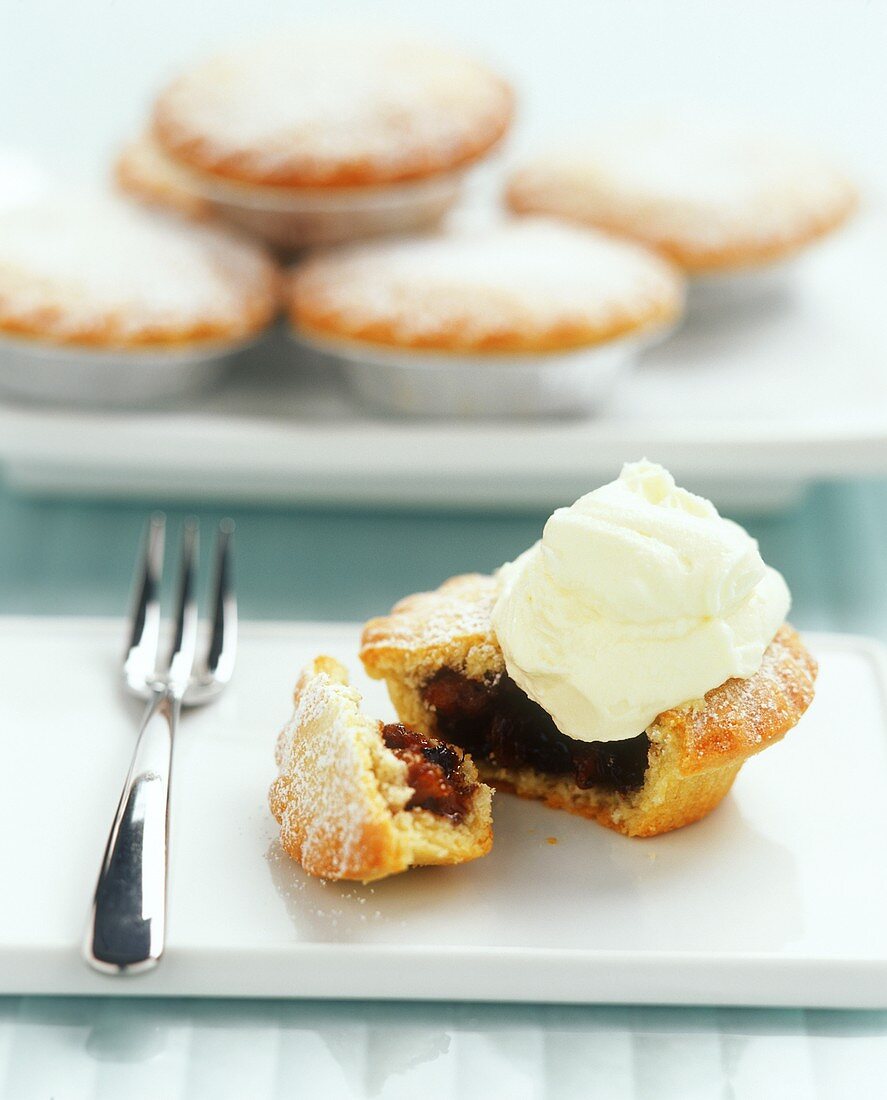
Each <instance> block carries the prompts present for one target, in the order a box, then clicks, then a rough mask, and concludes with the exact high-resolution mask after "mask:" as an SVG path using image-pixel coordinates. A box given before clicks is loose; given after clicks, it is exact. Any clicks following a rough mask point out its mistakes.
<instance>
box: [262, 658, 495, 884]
mask: <svg viewBox="0 0 887 1100" xmlns="http://www.w3.org/2000/svg"><path fill="white" fill-rule="evenodd" d="M277 764H278V767H279V769H280V774H279V776H278V777H277V779H276V780H275V781H274V783H273V784H272V786H271V790H270V792H269V801H270V805H271V812H272V813H273V814H274V816H275V818H276V819H277V820H278V822H279V823H280V840H281V843H282V845H283V847H284V849H285V850H286V852H287V853H288V854H289V855H290V856H292V858H293V859H295V860H297V861H298V862H299V863H301V865H302V867H303V868H304V869H305V870H306V871H307V872H308V873H309V874H311V875H317V876H319V877H321V878H329V879H356V880H359V881H362V882H371V881H373V880H374V879H379V878H384V877H385V876H386V875H394V874H397V873H398V872H400V871H406V870H407V869H408V868H410V867H418V866H426V865H430V864H452V863H465V862H467V861H468V860H472V859H477V858H478V856H482V855H485V854H486V853H487V852H488V851H489V850H490V848H491V846H492V843H493V832H492V819H491V813H490V802H491V793H492V792H491V791H490V788H489V787H487V786H485V785H484V784H483V783H480V782H479V781H478V777H477V769H476V768H475V766H474V764H473V762H472V761H471V758H470V757H468V756H464V755H463V754H462V752H461V751H460V750H457V749H454V748H453V747H452V746H451V745H448V744H446V743H445V742H443V741H441V740H440V739H438V738H437V737H433V736H430V735H426V734H422V733H419V732H418V731H416V730H414V729H413V728H411V727H410V726H408V725H403V724H400V723H394V724H391V725H383V723H382V722H379V721H375V720H373V719H370V718H367V717H366V716H365V715H364V714H363V713H362V711H361V698H360V695H359V694H358V693H357V691H355V689H354V688H352V687H350V686H349V685H348V675H347V672H346V671H345V669H344V668H343V667H342V665H340V664H339V663H338V661H335V660H333V658H331V657H318V658H316V659H315V661H314V662H313V663H312V664H311V665H310V666H309V667H308V668H307V669H305V671H304V672H303V673H302V676H301V677H300V679H299V682H298V684H297V685H296V691H295V711H294V712H293V717H292V719H291V721H290V722H289V724H288V725H287V726H286V727H285V728H284V730H283V731H282V732H281V734H280V737H279V738H278V742H277Z"/></svg>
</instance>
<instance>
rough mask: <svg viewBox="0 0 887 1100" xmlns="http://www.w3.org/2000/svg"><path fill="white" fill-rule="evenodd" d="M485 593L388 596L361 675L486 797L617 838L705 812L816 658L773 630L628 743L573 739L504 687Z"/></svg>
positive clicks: (775, 726)
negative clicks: (486, 787)
mask: <svg viewBox="0 0 887 1100" xmlns="http://www.w3.org/2000/svg"><path fill="white" fill-rule="evenodd" d="M496 596H497V581H496V579H495V578H494V577H491V576H482V575H478V574H470V575H467V576H461V577H454V578H452V579H451V580H449V581H447V582H446V583H445V584H443V585H442V586H441V587H440V588H439V589H437V590H436V591H434V592H424V593H420V594H418V595H414V596H409V597H407V598H406V599H404V600H401V601H400V603H398V604H397V605H396V606H395V607H394V609H393V611H392V612H391V614H390V615H387V616H384V617H382V618H377V619H373V620H371V621H370V622H369V623H367V625H366V627H365V629H364V632H363V644H362V649H361V659H362V660H363V663H364V665H365V666H366V669H367V672H368V673H369V675H370V676H372V677H374V678H376V679H384V680H385V681H386V682H387V685H388V690H389V693H390V695H391V698H392V701H393V702H394V705H395V707H396V709H397V712H398V715H399V716H400V719H401V721H403V722H406V723H409V724H410V725H411V726H413V727H415V728H417V729H420V730H423V731H425V733H426V734H428V735H429V736H435V737H442V738H445V739H446V740H447V741H448V742H451V743H452V744H454V745H458V746H459V747H460V748H462V749H465V750H466V751H467V752H470V753H471V755H472V757H473V759H474V761H475V762H476V764H477V768H478V772H479V774H480V775H481V776H482V777H483V778H484V779H486V780H489V781H490V782H491V783H493V784H494V785H495V786H496V787H498V788H502V789H505V790H510V791H513V792H515V793H516V794H519V795H523V796H524V797H526V798H538V799H542V800H543V801H544V802H546V803H548V805H550V806H553V807H555V808H558V809H564V810H568V811H570V812H571V813H575V814H580V815H582V816H584V817H589V818H593V819H595V820H596V821H598V822H600V824H602V825H606V826H607V827H608V828H611V829H615V830H617V831H619V832H622V833H625V834H627V835H629V836H654V835H656V834H658V833H664V832H668V831H669V830H670V829H676V828H679V827H680V826H682V825H687V824H689V823H690V822H693V821H696V820H698V819H699V818H701V817H703V816H704V815H705V814H707V813H709V812H710V811H711V810H713V809H714V807H715V806H717V805H718V803H719V802H720V801H721V800H722V799H723V798H724V796H725V795H726V794H727V792H728V791H729V790H730V787H731V785H732V783H733V780H734V779H735V778H736V775H737V773H738V771H739V769H740V767H741V766H742V764H743V763H744V762H745V761H746V760H747V759H748V758H749V757H750V756H753V755H754V754H755V753H757V752H760V751H761V749H764V748H766V747H767V746H768V745H771V744H773V743H774V742H776V741H778V740H780V739H781V738H782V736H783V735H784V734H785V733H786V732H787V731H788V730H790V729H791V728H792V726H794V725H795V724H796V723H797V721H798V719H799V718H800V717H801V715H802V714H803V713H804V711H805V710H806V709H807V707H808V706H809V705H810V702H811V700H812V698H813V685H814V680H815V677H816V662H815V661H814V659H813V658H812V657H811V656H810V654H809V653H808V652H807V650H806V649H805V648H804V645H803V643H802V642H801V639H800V638H799V637H798V635H797V633H796V632H795V631H794V630H793V629H792V628H791V627H790V626H789V625H787V624H784V625H783V626H781V627H780V629H779V631H778V632H777V634H776V636H775V638H774V639H773V641H772V642H771V643H770V645H769V647H768V648H767V650H766V652H765V654H764V659H763V662H762V664H761V667H760V669H759V670H758V671H757V672H756V673H755V674H754V675H753V676H750V677H749V678H748V679H732V680H728V681H727V682H726V683H723V684H721V685H720V686H719V687H716V688H714V689H713V690H712V691H709V692H708V693H707V694H706V695H705V698H704V699H700V700H698V701H696V702H694V703H690V704H687V705H684V706H681V707H677V708H674V709H672V710H668V711H666V712H665V713H663V714H660V715H659V716H658V717H657V718H656V719H655V720H654V721H653V722H652V723H651V724H650V725H649V726H648V728H647V729H645V730H639V731H638V734H637V736H636V737H633V738H629V739H626V740H620V741H609V742H588V741H579V740H575V739H572V738H570V737H566V736H564V735H563V734H562V733H561V732H560V731H559V730H558V728H557V727H556V726H555V724H554V722H553V721H552V719H551V717H550V716H549V715H548V713H547V712H546V711H545V710H544V709H543V708H542V707H541V706H539V705H538V704H537V703H535V702H533V701H532V700H531V699H530V698H529V697H528V696H527V695H525V694H524V692H523V691H522V690H521V689H520V688H519V687H518V686H517V684H516V683H515V682H514V681H513V680H512V679H511V678H510V677H509V675H508V672H507V670H506V667H505V660H504V658H503V655H502V650H501V648H500V646H499V643H498V641H497V639H496V636H495V633H494V631H493V628H492V625H491V621H490V616H491V611H492V607H493V604H494V602H495V600H496Z"/></svg>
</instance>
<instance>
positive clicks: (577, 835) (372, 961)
mask: <svg viewBox="0 0 887 1100" xmlns="http://www.w3.org/2000/svg"><path fill="white" fill-rule="evenodd" d="M122 636H123V627H122V624H121V623H118V622H108V621H96V620H93V621H90V620H79V619H68V620H51V619H4V620H0V667H2V668H3V669H4V685H5V686H4V691H3V692H2V693H0V730H2V737H3V751H4V760H5V764H4V768H3V769H2V772H0V825H2V830H3V835H4V836H5V837H6V840H7V843H6V858H5V877H6V881H7V883H10V884H14V889H8V890H7V891H6V892H5V895H4V905H3V906H2V909H0V992H7V993H10V992H31V993H83V994H121V993H126V994H131V995H140V994H157V995H167V994H176V995H179V994H191V995H204V996H220V995H232V996H274V997H290V996H293V997H296V996H319V997H373V998H394V997H397V998H409V999H429V998H430V999H436V998H442V999H473V1000H487V999H495V1000H501V1001H525V1000H526V1001H552V1002H555V1001H556V1002H611V1003H615V1002H644V1003H649V1002H652V1003H669V1002H670V1003H680V1004H759V1005H764V1004H766V1005H796V1004H803V1005H807V1006H859V1007H862V1006H869V1007H871V1006H881V1007H884V1006H887V880H885V876H884V875H883V874H881V871H880V867H881V863H882V854H881V839H882V837H883V836H884V835H885V833H887V806H885V805H884V801H883V799H882V797H881V791H882V790H883V784H884V777H885V770H887V717H885V709H884V697H883V691H884V673H883V660H884V658H883V654H882V650H881V648H880V647H879V646H878V645H877V644H875V643H872V642H868V641H865V640H863V639H855V638H841V637H836V636H828V635H822V636H818V637H813V638H811V639H810V641H811V645H812V647H813V649H814V652H815V653H816V654H817V656H818V658H819V659H820V662H821V676H820V682H819V687H818V691H817V698H816V701H815V702H814V704H813V707H812V709H811V710H810V712H809V714H808V715H807V716H806V717H805V718H804V720H803V721H802V723H801V725H800V726H799V727H798V728H797V729H796V730H795V731H794V732H793V733H792V734H790V736H789V737H788V738H787V739H786V740H785V741H784V742H783V743H782V744H781V745H778V746H776V747H774V748H772V749H769V750H767V751H766V752H765V753H764V754H763V755H762V756H761V757H760V758H758V759H756V760H753V761H751V762H750V763H749V764H748V765H746V767H745V768H744V769H743V771H742V773H741V775H740V777H739V780H738V782H737V784H736V787H735V790H734V792H733V794H732V795H731V796H730V797H729V799H728V800H727V801H726V802H725V803H724V804H723V805H722V806H721V807H720V808H719V809H718V810H717V811H716V812H715V813H714V814H713V815H712V816H711V817H709V818H708V819H706V820H705V821H703V822H701V823H699V824H697V825H694V826H692V827H690V828H687V829H685V830H682V831H679V832H676V833H673V834H671V835H668V836H664V837H659V838H656V839H654V840H645V841H639V840H628V839H626V838H624V837H621V836H618V835H616V834H614V833H611V832H608V831H607V830H604V829H602V828H599V827H598V826H596V825H594V824H592V823H590V822H586V821H584V820H580V819H577V818H573V817H570V816H568V815H565V814H563V813H559V812H556V811H552V810H548V809H546V808H545V807H542V806H540V805H537V804H535V803H529V802H523V801H518V800H516V799H514V798H512V797H509V796H507V795H499V796H497V798H496V801H495V830H496V841H495V845H494V848H493V851H492V853H491V854H490V855H489V856H487V857H486V858H484V859H481V860H478V861H477V862H475V863H473V864H470V865H467V866H464V867H456V868H442V869H426V870H420V871H414V872H410V873H408V874H406V875H403V876H400V877H397V878H394V879H390V880H387V881H384V882H381V883H377V884H376V885H375V886H371V887H364V886H359V885H354V884H347V885H337V884H332V883H331V884H326V885H324V884H322V883H320V882H318V881H316V880H312V879H309V878H307V877H306V876H305V875H304V874H303V873H302V872H301V870H300V869H299V868H298V867H297V866H296V865H294V864H293V863H292V862H291V861H290V860H289V859H288V858H287V857H286V856H284V855H283V854H282V853H281V851H280V849H279V847H278V845H277V842H276V839H275V825H274V822H273V820H272V819H271V817H270V815H269V813H268V811H267V808H266V803H265V791H266V787H267V785H268V782H269V780H270V779H271V777H272V775H273V772H274V767H273V759H272V757H273V744H274V739H275V734H276V731H277V729H278V728H279V727H280V726H281V724H282V723H283V722H284V721H285V719H286V718H287V717H288V714H289V709H290V702H289V698H290V692H291V688H292V683H293V680H294V678H295V676H296V673H297V671H298V669H299V667H300V665H301V664H302V663H304V662H305V661H306V660H307V659H308V658H309V657H311V656H313V655H314V654H316V653H318V652H326V653H331V654H333V655H335V656H337V657H340V658H341V659H343V660H346V661H347V662H348V663H349V665H350V666H351V668H352V669H353V671H354V674H355V676H354V679H355V681H356V682H357V683H358V685H359V686H360V687H361V688H366V696H367V704H368V706H369V707H370V708H371V709H372V710H373V711H375V712H376V713H378V714H379V715H380V716H385V715H388V714H390V705H389V704H388V703H387V700H386V698H385V695H384V690H383V689H382V688H381V687H380V686H379V685H378V684H371V683H369V682H367V681H366V680H365V678H364V677H363V676H362V675H359V674H358V669H357V661H356V658H355V656H354V655H355V651H356V648H357V628H356V627H354V626H349V625H347V624H346V625H332V624H266V625H256V624H247V625H246V626H245V628H244V630H243V642H242V647H241V651H240V657H239V667H238V670H237V675H236V677H235V681H234V683H233V685H232V686H231V688H230V689H229V693H226V694H225V695H224V696H223V697H222V699H221V700H220V701H219V703H218V704H217V705H216V706H214V707H213V708H211V709H209V710H207V711H204V712H199V713H194V714H189V715H186V716H185V719H184V721H183V723H182V727H181V730H180V736H179V739H178V742H177V745H176V750H175V761H174V767H173V810H172V838H171V844H172V863H171V881H170V896H171V906H170V913H169V938H168V953H167V956H166V958H165V959H164V961H163V963H162V965H161V966H160V967H159V968H158V969H157V970H155V971H153V972H151V973H148V974H144V975H140V976H137V977H133V978H132V979H125V980H119V979H117V978H113V977H106V976H101V975H98V974H95V973H93V972H91V971H90V970H88V969H87V968H86V966H85V965H84V964H83V962H82V961H81V959H80V955H79V943H80V938H81V935H82V931H83V924H84V921H85V918H86V910H87V905H88V901H89V896H90V891H91V888H92V878H93V873H94V865H95V860H96V858H97V854H98V853H100V851H101V846H102V843H103V841H104V837H105V832H106V828H107V819H108V814H109V812H110V811H111V810H112V809H113V805H114V802H115V799H116V797H117V793H118V790H119V786H120V780H121V776H122V774H123V772H124V770H125V767H126V763H127V760H128V758H129V754H130V751H131V747H132V739H133V737H134V735H135V722H136V714H135V713H134V710H133V708H132V707H131V706H130V704H129V703H127V702H126V701H124V699H123V698H122V696H121V695H120V694H119V693H118V691H117V688H116V681H115V678H114V670H115V662H116V658H117V656H118V651H119V648H120V645H121V639H122ZM551 837H554V838H556V840H557V843H551V842H550V841H549V838H551Z"/></svg>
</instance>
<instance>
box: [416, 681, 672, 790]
mask: <svg viewBox="0 0 887 1100" xmlns="http://www.w3.org/2000/svg"><path fill="white" fill-rule="evenodd" d="M422 698H423V700H424V702H425V704H426V706H429V707H432V708H433V709H434V710H435V712H436V714H437V730H438V733H439V734H440V736H441V737H443V738H445V739H446V740H447V741H452V742H453V744H455V745H458V746H459V747H460V748H463V749H464V750H465V751H466V752H469V753H471V755H472V756H473V757H474V758H475V759H476V760H483V761H486V762H487V763H489V764H491V765H493V766H495V767H501V768H509V769H515V768H523V767H530V768H533V769H534V770H536V771H539V772H544V773H545V774H547V775H552V776H570V777H571V778H572V779H573V781H574V782H575V784H576V786H577V787H580V788H582V789H587V788H588V787H601V788H604V789H606V790H611V791H618V792H620V793H622V794H625V793H627V792H628V791H633V790H637V789H638V788H639V787H642V786H643V783H644V776H645V774H646V771H647V763H648V759H649V749H650V741H649V738H648V737H647V735H646V734H645V733H641V734H638V736H637V737H632V738H629V739H627V740H625V741H608V742H604V741H577V740H575V739H574V738H572V737H567V736H565V735H564V734H563V733H561V731H560V730H559V729H558V728H557V726H556V725H555V724H554V722H553V721H552V720H551V717H550V716H549V715H548V713H547V712H546V711H545V710H543V708H542V707H540V706H539V704H538V703H534V702H533V700H532V699H530V698H528V697H527V696H526V695H525V694H524V693H523V692H522V691H521V689H520V688H519V687H518V686H517V684H516V683H515V682H514V681H513V680H512V679H511V678H510V677H509V676H507V675H505V674H503V675H502V676H501V677H500V679H498V680H497V681H496V682H495V683H492V684H487V683H484V682H483V681H480V680H470V679H468V678H467V677H466V676H463V675H462V674H461V673H459V672H456V671H454V670H453V669H449V668H444V669H441V670H440V672H438V673H436V674H435V675H434V676H433V677H432V678H431V679H430V680H429V681H428V682H427V683H426V684H425V685H424V687H423V688H422Z"/></svg>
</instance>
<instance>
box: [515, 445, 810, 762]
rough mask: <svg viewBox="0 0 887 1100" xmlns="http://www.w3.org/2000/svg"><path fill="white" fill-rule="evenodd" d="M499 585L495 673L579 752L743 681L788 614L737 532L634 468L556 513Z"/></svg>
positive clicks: (667, 482) (783, 588)
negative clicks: (579, 746) (580, 745)
mask: <svg viewBox="0 0 887 1100" xmlns="http://www.w3.org/2000/svg"><path fill="white" fill-rule="evenodd" d="M499 583H500V589H499V596H498V598H497V601H496V604H495V606H494V608H493V628H494V630H495V632H496V636H497V638H498V640H499V644H500V646H501V647H502V652H503V654H504V657H505V666H506V668H507V670H508V674H509V675H510V676H511V677H512V679H513V680H514V681H515V682H516V683H517V684H518V686H519V687H520V688H521V689H522V690H523V691H524V692H526V694H527V695H529V696H530V698H531V699H534V700H535V701H536V702H537V703H539V704H540V706H542V707H544V708H545V710H546V711H548V713H549V714H550V715H551V717H552V718H553V719H554V722H555V724H556V725H557V727H558V729H559V730H561V732H562V733H565V734H567V736H569V737H574V738H577V739H579V740H582V741H617V740H621V739H623V738H627V737H634V736H636V735H637V734H639V733H641V732H642V731H643V730H645V729H646V728H647V727H648V726H649V725H650V723H651V722H653V720H654V719H655V718H656V717H657V715H659V714H661V713H662V712H663V711H666V710H670V709H671V708H672V707H676V706H679V705H681V704H684V703H688V702H692V701H693V700H695V699H700V698H702V696H703V695H705V693H706V692H707V691H710V690H711V689H712V688H714V687H717V686H718V685H719V684H722V683H723V682H724V681H725V680H728V679H730V678H731V677H733V676H739V677H748V676H752V675H754V673H755V672H757V670H758V669H759V668H760V665H761V661H762V659H763V656H764V651H765V650H766V649H767V647H768V645H769V644H770V642H771V641H772V640H773V638H774V636H775V634H776V631H777V630H778V629H779V626H780V625H781V623H782V622H783V620H784V619H785V616H786V613H787V612H788V608H789V604H790V602H791V597H790V595H789V591H788V587H787V585H786V583H785V581H784V580H783V578H782V576H781V575H780V574H779V573H778V572H777V571H776V570H775V569H771V568H770V567H768V566H766V565H765V564H764V562H763V560H762V559H761V555H760V552H759V550H758V544H757V542H756V541H755V540H754V539H753V538H752V537H751V536H750V535H749V534H748V533H747V532H746V531H745V530H744V529H743V528H742V527H740V526H739V525H738V524H736V523H733V522H732V521H730V520H727V519H723V518H722V517H721V516H720V515H719V514H718V512H717V510H716V509H715V507H714V505H712V504H711V503H710V502H709V501H707V500H705V499H704V498H703V497H699V496H695V495H694V494H693V493H688V492H687V491H686V490H685V489H680V488H678V487H677V486H676V485H675V481H674V478H673V477H672V476H671V474H670V473H669V472H668V471H667V470H665V469H663V468H662V467H661V466H657V465H655V464H654V463H651V462H647V461H642V462H635V463H630V464H627V465H626V466H625V467H624V468H623V470H622V473H621V475H620V477H619V478H618V479H617V480H616V481H613V482H611V483H610V484H609V485H604V486H602V487H601V488H600V489H595V491H594V492H592V493H588V494H587V495H586V496H584V497H581V498H580V499H579V500H577V501H576V503H575V504H573V505H572V507H570V508H559V509H558V510H557V511H556V512H555V513H554V514H553V515H552V516H551V518H550V519H549V520H548V522H547V523H546V525H545V530H544V532H543V535H542V539H541V540H540V541H539V542H537V543H536V544H535V545H534V546H531V547H530V549H529V550H527V551H526V552H525V553H523V554H522V555H521V556H520V557H519V558H518V559H517V560H516V561H513V562H509V563H508V564H506V565H504V566H503V567H502V568H501V570H500V571H499Z"/></svg>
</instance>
